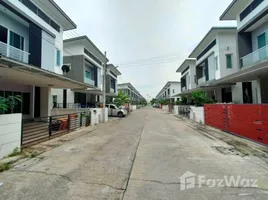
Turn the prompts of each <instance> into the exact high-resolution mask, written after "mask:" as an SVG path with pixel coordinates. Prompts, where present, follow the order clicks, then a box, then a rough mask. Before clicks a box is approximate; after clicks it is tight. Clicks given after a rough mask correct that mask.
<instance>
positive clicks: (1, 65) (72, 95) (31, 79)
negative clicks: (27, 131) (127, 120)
mask: <svg viewBox="0 0 268 200" xmlns="http://www.w3.org/2000/svg"><path fill="white" fill-rule="evenodd" d="M76 28H77V25H76V24H75V23H74V22H73V21H72V19H71V18H70V17H69V16H67V14H66V13H65V12H64V11H63V10H62V9H61V8H60V7H59V6H58V5H57V4H56V3H55V2H54V1H53V0H46V1H40V0H1V1H0V96H2V97H9V96H14V95H20V96H21V97H22V102H21V103H19V105H17V106H16V107H15V108H12V109H9V110H8V111H2V113H1V114H9V113H22V114H23V118H24V119H27V118H30V119H31V118H37V117H43V116H50V115H51V110H52V108H77V107H87V108H88V107H98V106H99V104H100V103H101V102H103V99H102V98H103V97H102V93H103V89H104V88H103V78H105V81H106V88H105V89H106V96H107V97H108V98H110V99H112V98H114V97H115V96H116V95H117V93H118V86H120V87H123V88H124V85H126V86H127V85H129V86H130V89H131V91H132V92H131V93H128V94H130V95H131V98H132V102H136V101H141V99H143V97H142V96H141V95H140V93H139V92H138V91H137V90H136V89H135V88H134V87H133V86H132V85H131V84H123V85H118V76H120V75H121V73H120V71H119V70H118V68H117V67H116V66H114V65H113V64H111V63H109V59H108V58H106V56H105V55H104V54H103V53H102V52H101V51H100V50H99V49H98V47H96V45H94V43H93V42H92V41H91V40H90V39H89V38H88V37H87V36H80V37H75V38H70V39H66V40H64V39H63V35H64V32H65V31H70V30H74V29H76ZM104 63H108V65H107V69H106V76H105V77H104V76H103V74H104Z"/></svg>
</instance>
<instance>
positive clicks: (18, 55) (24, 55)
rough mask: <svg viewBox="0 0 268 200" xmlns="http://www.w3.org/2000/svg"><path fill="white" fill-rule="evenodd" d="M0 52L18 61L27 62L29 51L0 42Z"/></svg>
mask: <svg viewBox="0 0 268 200" xmlns="http://www.w3.org/2000/svg"><path fill="white" fill-rule="evenodd" d="M0 54H2V55H3V56H6V57H9V58H12V59H14V60H18V61H20V62H24V63H27V64H28V63H29V55H30V54H29V53H28V52H26V51H22V50H20V49H18V48H15V47H13V46H10V45H8V44H6V43H3V42H0Z"/></svg>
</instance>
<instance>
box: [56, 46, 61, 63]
mask: <svg viewBox="0 0 268 200" xmlns="http://www.w3.org/2000/svg"><path fill="white" fill-rule="evenodd" d="M60 60H61V52H60V50H58V49H56V65H57V66H60V64H61V63H60Z"/></svg>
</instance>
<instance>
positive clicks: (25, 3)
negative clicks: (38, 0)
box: [20, 0, 37, 13]
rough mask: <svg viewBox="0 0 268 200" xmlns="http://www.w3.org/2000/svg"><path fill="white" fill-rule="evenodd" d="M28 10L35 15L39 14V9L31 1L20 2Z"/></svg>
mask: <svg viewBox="0 0 268 200" xmlns="http://www.w3.org/2000/svg"><path fill="white" fill-rule="evenodd" d="M20 1H21V2H22V3H23V4H24V5H25V6H26V7H27V8H29V9H30V10H31V11H33V12H34V13H37V7H36V5H34V4H33V3H32V2H31V1H30V0H20Z"/></svg>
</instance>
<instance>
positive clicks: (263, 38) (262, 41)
mask: <svg viewBox="0 0 268 200" xmlns="http://www.w3.org/2000/svg"><path fill="white" fill-rule="evenodd" d="M257 40H258V48H259V49H261V48H262V47H265V46H266V35H265V33H263V34H261V35H259V36H258V38H257Z"/></svg>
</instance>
